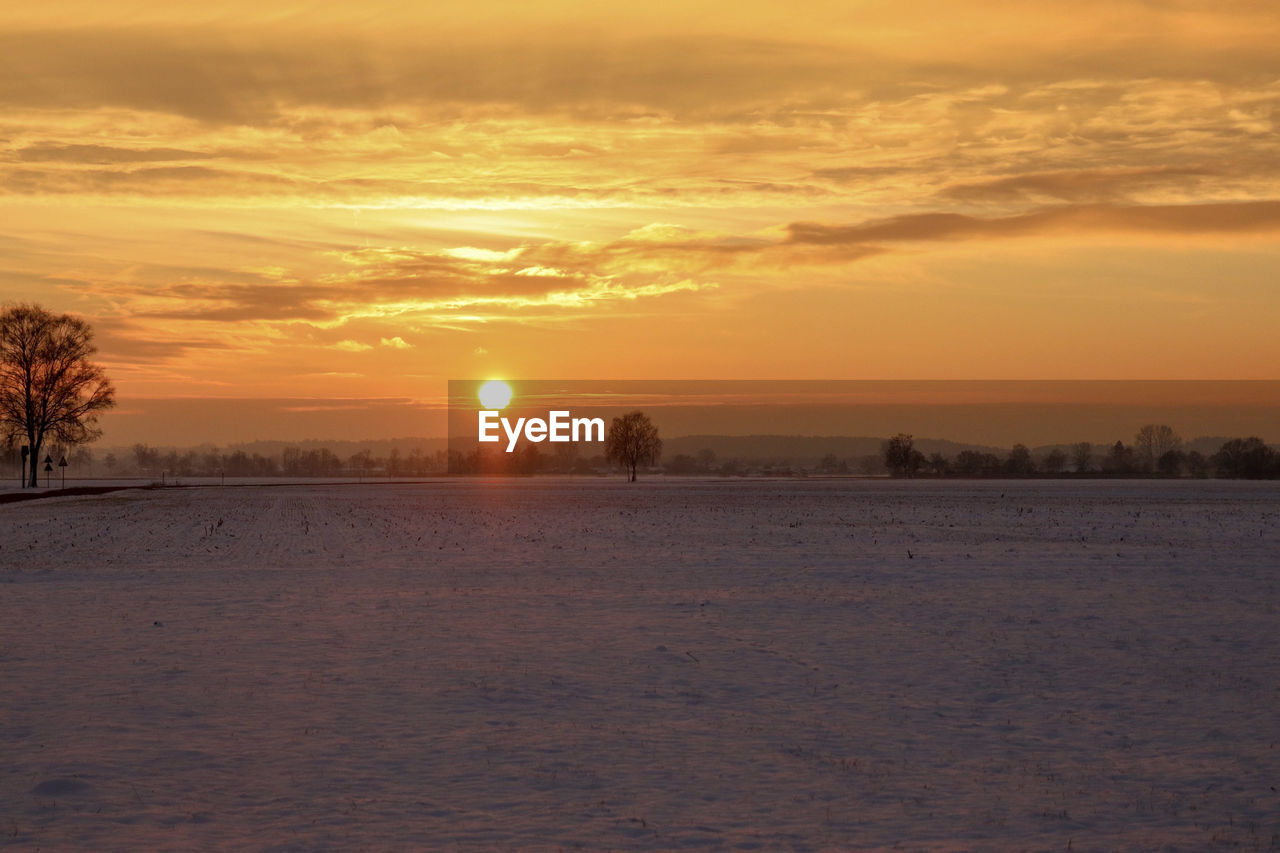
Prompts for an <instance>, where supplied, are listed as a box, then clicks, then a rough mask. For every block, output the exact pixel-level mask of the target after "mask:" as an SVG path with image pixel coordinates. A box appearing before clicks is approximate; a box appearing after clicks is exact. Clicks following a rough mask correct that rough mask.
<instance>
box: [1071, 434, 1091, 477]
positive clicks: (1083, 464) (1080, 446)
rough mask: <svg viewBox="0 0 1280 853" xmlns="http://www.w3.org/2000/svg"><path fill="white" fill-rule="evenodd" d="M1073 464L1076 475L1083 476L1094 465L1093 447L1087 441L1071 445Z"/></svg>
mask: <svg viewBox="0 0 1280 853" xmlns="http://www.w3.org/2000/svg"><path fill="white" fill-rule="evenodd" d="M1071 462H1072V464H1074V465H1075V466H1076V473H1077V474H1083V473H1084V472H1085V471H1088V470H1089V468H1090V467H1091V466H1092V465H1093V445H1092V444H1090V443H1089V442H1087V441H1081V442H1077V443H1076V444H1073V445H1071Z"/></svg>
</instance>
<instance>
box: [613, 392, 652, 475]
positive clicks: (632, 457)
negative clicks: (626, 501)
mask: <svg viewBox="0 0 1280 853" xmlns="http://www.w3.org/2000/svg"><path fill="white" fill-rule="evenodd" d="M604 454H605V458H606V459H608V460H609V461H610V462H617V463H618V464H620V465H622V466H623V468H625V469H626V470H627V474H628V477H627V481H628V482H631V483H634V482H635V481H636V469H637V468H638V467H639V466H641V465H653V464H654V463H656V462H657V461H658V458H659V457H660V456H662V439H660V438H658V428H657V427H656V426H654V425H653V421H651V420H649V418H648V416H647V415H645V413H644V412H641V411H640V410H638V409H637V410H636V411H634V412H628V413H627V414H625V415H622V416H621V417H617V418H614V419H613V423H612V424H610V425H609V434H608V435H607V436H605V439H604Z"/></svg>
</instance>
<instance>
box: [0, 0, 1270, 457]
mask: <svg viewBox="0 0 1280 853" xmlns="http://www.w3.org/2000/svg"><path fill="white" fill-rule="evenodd" d="M9 5H10V6H12V7H13V8H10V9H6V11H5V14H4V15H3V17H2V18H0V300H17V299H25V300H36V301H39V302H42V303H44V304H45V305H46V306H48V307H51V308H55V309H59V310H68V311H74V312H77V313H80V314H83V315H85V316H87V317H88V318H89V319H90V320H91V321H92V322H93V323H94V325H95V327H96V328H97V329H98V330H99V341H100V344H101V357H102V360H103V361H104V362H105V363H106V365H107V367H108V371H109V373H110V375H111V376H112V377H113V379H114V380H115V382H116V384H117V386H118V389H119V397H120V401H121V407H122V408H125V407H128V406H130V405H134V406H135V407H136V406H139V405H144V404H145V401H146V400H147V399H148V398H159V397H172V396H186V397H236V398H246V397H248V398H253V397H261V398H264V399H265V398H283V397H288V398H315V399H316V400H317V401H318V403H317V405H323V401H325V400H342V401H348V402H349V401H351V400H353V399H357V400H358V399H360V398H380V399H388V398H395V399H408V400H415V401H429V400H435V399H439V398H442V397H443V395H444V393H445V383H446V380H447V379H449V378H450V377H468V376H490V375H493V376H508V377H513V376H514V377H547V378H551V377H572V378H622V379H624V378H641V377H642V378H671V379H676V378H713V377H714V378H756V379H765V378H778V379H783V378H873V379H896V378H931V379H947V378H1067V379H1078V378H1237V379H1263V378H1265V379H1275V378H1280V374H1278V373H1277V368H1276V366H1277V365H1280V343H1277V338H1278V336H1276V335H1275V331H1274V330H1275V326H1276V321H1277V318H1280V289H1278V288H1277V281H1278V280H1280V187H1278V175H1280V144H1278V140H1280V137H1278V136H1277V126H1276V122H1277V121H1278V120H1280V59H1278V58H1277V57H1278V56H1280V53H1278V52H1277V50H1276V46H1275V35H1276V33H1277V32H1280V11H1277V7H1276V5H1275V4H1274V3H1272V2H1233V0H1225V2H1214V3H1208V2H1205V3H1193V2H1178V1H1177V0H1144V1H1143V2H1124V0H1106V2H1091V0H1083V2H1075V3H1069V4H1068V3H1062V4H1049V3H1044V2H1010V3H1002V4H991V3H978V2H915V3H911V2H894V3H890V2H856V0H853V2H850V0H842V2H831V3H826V2H799V3H788V4H783V3H755V4H752V3H742V2H736V0H735V2H720V3H709V2H703V3H682V4H653V3H647V4H611V3H607V2H604V3H596V4H580V3H569V2H554V3H548V2H539V0H533V2H503V3H495V2H484V1H483V0H473V2H466V3H461V2H458V3H440V2H432V3H424V4H405V3H400V2H395V3H389V2H382V3H379V2H373V3H367V2H366V3H359V4H356V3H330V4H306V5H290V4H288V3H273V4H266V3H261V2H253V3H249V2H243V3H212V4H202V5H201V6H200V9H199V11H193V10H192V9H190V8H188V7H189V6H190V5H191V4H173V3H164V4H161V3H130V2H112V3H101V2H93V3H89V2H83V3H82V2H60V3H57V4H9ZM997 5H998V8H996V7H997ZM418 7H421V8H418ZM264 9H269V11H264ZM104 424H105V426H106V428H107V440H108V441H110V440H111V438H112V432H111V429H112V427H111V419H110V417H108V418H107V419H106V420H105V422H104ZM370 429H371V432H372V433H374V434H376V432H377V430H376V424H375V425H374V426H371V427H370ZM397 432H402V430H397ZM167 437H171V438H172V439H173V440H174V441H181V439H182V437H181V436H180V435H174V436H166V435H164V433H163V429H161V430H160V431H159V432H157V433H156V434H155V435H154V436H153V438H152V440H153V441H161V440H164V439H165V438H167Z"/></svg>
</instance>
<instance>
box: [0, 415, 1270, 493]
mask: <svg viewBox="0 0 1280 853" xmlns="http://www.w3.org/2000/svg"><path fill="white" fill-rule="evenodd" d="M1202 446H1203V445H1202ZM587 447H591V448H593V449H594V448H598V447H599V445H578V444H574V443H569V442H566V443H563V444H560V443H557V444H554V445H551V444H541V445H538V444H529V443H526V444H523V445H522V446H519V447H518V448H517V449H516V451H515V452H513V453H506V452H504V451H503V450H500V449H499V450H495V449H493V448H491V447H485V448H483V449H482V448H480V447H476V448H474V449H472V450H470V451H468V452H461V451H459V450H450V451H444V450H439V451H434V452H429V451H426V450H423V449H412V450H409V451H408V452H403V451H401V450H400V449H398V448H395V447H392V448H390V449H389V450H385V451H384V452H381V453H374V452H373V451H371V450H361V451H359V452H356V453H353V454H344V455H339V454H337V453H334V452H333V451H332V450H331V449H329V448H327V447H323V446H321V447H314V446H307V447H298V446H286V447H284V448H283V449H281V450H280V452H279V453H275V454H270V453H268V454H263V453H257V452H247V451H246V450H243V449H229V450H219V449H218V448H201V449H190V450H172V449H158V448H155V447H151V446H149V445H146V444H135V445H134V446H133V447H132V448H130V449H129V450H128V451H127V452H119V451H117V452H116V453H106V454H104V455H95V454H94V453H93V452H91V451H90V450H89V449H87V448H85V447H76V446H63V445H59V444H53V445H50V447H48V448H47V453H48V455H50V457H51V458H52V460H53V462H54V464H55V466H56V464H57V462H58V461H60V460H61V458H63V457H65V458H66V459H67V461H68V465H69V467H68V468H67V477H68V478H84V477H145V478H149V479H156V480H159V479H161V478H162V477H168V478H169V479H174V478H178V479H180V478H183V477H190V478H196V477H201V478H210V477H220V476H225V477H295V478H307V477H317V478H320V477H327V478H347V477H351V478H361V477H370V478H374V477H377V478H388V477H389V478H414V477H430V476H439V475H442V474H446V473H449V474H463V475H482V476H533V475H541V474H561V475H564V474H576V475H604V474H607V473H609V472H610V471H617V470H618V467H617V465H616V464H615V463H614V462H613V461H612V460H610V459H609V458H607V456H606V455H605V454H604V453H591V454H588V453H586V452H584V451H585V448H587ZM117 454H118V455H117ZM0 457H2V458H3V459H4V461H5V464H6V466H7V467H10V468H11V470H13V471H14V472H15V476H16V472H17V471H18V470H19V468H20V462H19V458H18V455H17V448H16V447H10V448H6V449H4V450H3V451H0ZM640 461H641V460H639V459H637V462H638V463H639V462H640ZM645 464H647V465H650V466H651V467H653V469H654V470H661V471H662V472H663V473H665V474H667V475H668V476H720V477H740V476H764V477H769V476H776V477H796V476H851V475H859V476H883V475H885V474H888V475H891V476H894V477H931V478H947V477H952V478H963V477H1025V478H1030V477H1062V478H1072V477H1160V478H1206V477H1232V478H1269V477H1280V453H1277V451H1276V450H1274V449H1272V448H1271V447H1269V446H1268V445H1267V444H1266V443H1265V442H1264V441H1263V440H1262V439H1260V438H1257V437H1249V438H1233V439H1230V440H1228V441H1225V442H1224V443H1223V444H1222V445H1221V447H1220V448H1219V449H1218V450H1217V451H1216V452H1214V453H1201V452H1199V451H1197V450H1194V449H1188V448H1187V447H1185V446H1184V444H1183V442H1182V440H1181V439H1180V438H1179V437H1178V435H1177V433H1176V432H1174V431H1173V430H1172V429H1171V428H1169V427H1168V426H1165V425H1161V424H1148V425H1146V426H1143V427H1142V428H1141V429H1140V430H1138V432H1137V434H1136V435H1135V437H1134V440H1133V441H1132V442H1131V443H1129V444H1125V443H1124V442H1123V441H1117V442H1115V443H1114V444H1111V445H1106V444H1103V445H1094V444H1091V443H1089V442H1077V443H1076V444H1072V445H1069V446H1064V447H1055V448H1049V449H1048V450H1042V451H1040V452H1038V453H1036V452H1033V451H1032V450H1030V449H1029V448H1028V447H1027V446H1026V445H1023V444H1016V445H1014V446H1013V448H1012V449H1010V450H1009V451H1008V452H1007V453H1001V454H997V453H994V452H991V451H983V450H962V451H960V452H958V453H955V454H953V455H951V456H946V455H944V454H942V453H931V454H928V455H926V454H924V453H921V452H920V451H919V450H917V449H916V447H915V442H914V440H913V438H912V436H910V435H906V434H899V435H896V436H894V437H892V438H890V439H888V440H887V441H885V442H884V444H883V447H882V452H881V453H880V454H871V455H863V456H856V457H850V458H839V457H837V456H836V455H835V454H833V453H828V454H827V455H825V456H823V457H821V458H820V459H818V460H817V461H816V462H814V461H809V462H806V463H804V464H800V463H797V462H794V461H790V460H787V459H784V458H773V459H767V458H764V459H749V458H722V457H719V456H718V455H717V454H716V452H715V451H714V450H713V449H711V448H703V449H701V450H699V451H697V452H696V453H692V454H688V453H680V454H676V455H675V456H673V457H671V458H670V459H668V460H665V462H663V463H662V465H661V467H660V468H658V467H656V466H657V461H656V460H653V461H652V462H651V463H645ZM622 467H624V468H627V469H628V475H629V464H627V463H625V461H624V463H623V465H622ZM59 473H60V472H59V469H58V468H56V467H55V469H54V474H53V479H58V476H59Z"/></svg>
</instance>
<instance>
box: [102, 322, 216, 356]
mask: <svg viewBox="0 0 1280 853" xmlns="http://www.w3.org/2000/svg"><path fill="white" fill-rule="evenodd" d="M101 325H102V324H101V323H99V326H101ZM95 340H96V343H97V345H98V352H99V353H100V354H101V355H102V357H103V358H104V359H105V360H107V361H124V362H135V363H138V362H143V363H148V362H164V361H169V360H170V359H175V358H181V357H182V356H184V355H186V354H187V353H189V352H190V351H191V350H215V349H227V348H228V346H227V344H226V343H224V342H222V341H215V340H196V339H179V340H163V339H155V338H140V337H133V336H131V335H124V334H120V333H118V332H114V331H105V330H103V329H101V328H99V331H98V333H97V335H96V336H95Z"/></svg>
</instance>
